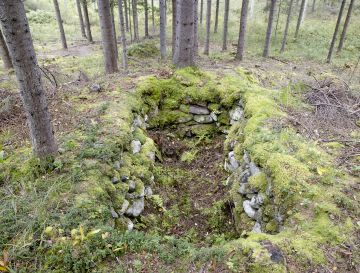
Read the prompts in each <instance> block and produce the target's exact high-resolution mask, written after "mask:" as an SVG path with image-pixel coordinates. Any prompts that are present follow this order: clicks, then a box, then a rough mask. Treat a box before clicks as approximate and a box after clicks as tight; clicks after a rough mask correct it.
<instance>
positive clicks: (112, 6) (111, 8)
mask: <svg viewBox="0 0 360 273" xmlns="http://www.w3.org/2000/svg"><path fill="white" fill-rule="evenodd" d="M110 1H111V0H110ZM114 1H115V0H113V1H111V2H110V11H111V22H112V28H113V35H114V43H115V53H116V58H117V59H119V52H118V46H117V38H116V27H115V14H114V6H115V2H114Z"/></svg>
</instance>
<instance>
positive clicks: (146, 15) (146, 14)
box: [144, 0, 149, 38]
mask: <svg viewBox="0 0 360 273" xmlns="http://www.w3.org/2000/svg"><path fill="white" fill-rule="evenodd" d="M148 12H149V10H148V2H147V0H144V13H145V38H149V13H148Z"/></svg>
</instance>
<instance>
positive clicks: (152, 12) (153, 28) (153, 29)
mask: <svg viewBox="0 0 360 273" xmlns="http://www.w3.org/2000/svg"><path fill="white" fill-rule="evenodd" d="M151 22H152V33H153V34H155V15H154V0H151Z"/></svg>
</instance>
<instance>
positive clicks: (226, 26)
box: [222, 0, 230, 50]
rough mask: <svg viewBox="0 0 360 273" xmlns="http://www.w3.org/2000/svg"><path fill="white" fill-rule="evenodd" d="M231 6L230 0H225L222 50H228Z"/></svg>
mask: <svg viewBox="0 0 360 273" xmlns="http://www.w3.org/2000/svg"><path fill="white" fill-rule="evenodd" d="M229 8H230V0H225V13H224V31H223V45H222V50H226V49H227V35H228V22H229Z"/></svg>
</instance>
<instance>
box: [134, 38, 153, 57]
mask: <svg viewBox="0 0 360 273" xmlns="http://www.w3.org/2000/svg"><path fill="white" fill-rule="evenodd" d="M159 53H160V51H159V49H158V48H157V46H156V44H155V43H154V42H151V41H146V42H143V43H138V44H133V45H131V46H130V47H129V48H128V55H129V56H132V57H138V58H150V57H154V56H156V55H159Z"/></svg>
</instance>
